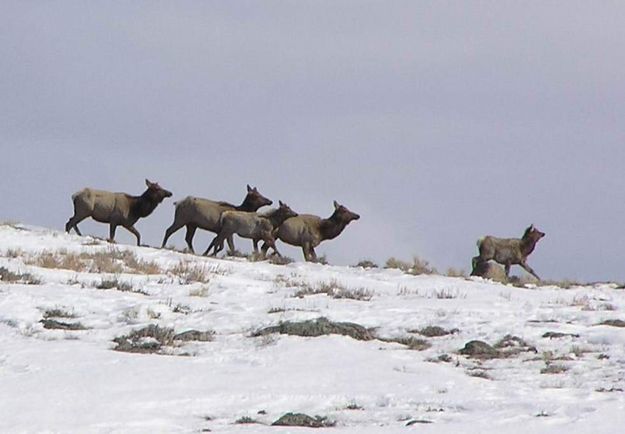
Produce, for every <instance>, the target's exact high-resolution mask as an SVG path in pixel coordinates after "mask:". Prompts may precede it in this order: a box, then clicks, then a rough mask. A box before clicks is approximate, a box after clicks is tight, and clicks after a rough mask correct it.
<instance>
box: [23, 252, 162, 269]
mask: <svg viewBox="0 0 625 434" xmlns="http://www.w3.org/2000/svg"><path fill="white" fill-rule="evenodd" d="M26 263H27V264H30V265H35V266H37V267H42V268H50V269H63V270H72V271H76V272H83V273H98V274H101V273H111V274H121V273H124V272H128V273H133V274H161V273H162V272H163V271H162V269H161V267H160V266H159V265H158V264H157V263H156V262H153V261H146V260H143V259H141V258H139V257H138V256H137V255H136V254H135V253H133V252H132V251H130V250H120V249H116V248H107V249H104V250H100V251H97V252H81V253H69V252H67V251H65V250H58V251H56V252H43V253H40V254H38V255H35V256H32V257H30V258H28V259H27V260H26Z"/></svg>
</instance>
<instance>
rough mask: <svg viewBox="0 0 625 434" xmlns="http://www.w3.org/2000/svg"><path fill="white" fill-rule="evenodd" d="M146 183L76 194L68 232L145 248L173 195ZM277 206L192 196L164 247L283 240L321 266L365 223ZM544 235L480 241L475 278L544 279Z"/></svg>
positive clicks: (338, 210) (257, 199)
mask: <svg viewBox="0 0 625 434" xmlns="http://www.w3.org/2000/svg"><path fill="white" fill-rule="evenodd" d="M145 184H146V186H147V189H146V190H145V191H144V192H143V194H141V195H140V196H131V195H129V194H126V193H112V192H109V191H103V190H94V189H91V188H84V189H82V190H80V191H78V192H76V193H75V194H74V195H72V201H73V202H74V215H73V216H72V217H70V219H69V220H68V221H67V223H66V224H65V230H66V231H67V232H69V231H70V230H71V229H72V228H73V229H74V230H75V231H76V233H77V234H78V235H82V234H81V232H80V230H79V229H78V223H80V222H81V221H83V220H84V219H86V218H88V217H91V218H93V219H94V220H95V221H97V222H101V223H108V224H109V241H111V242H114V240H115V230H116V229H117V227H118V226H122V227H123V228H125V229H127V230H128V231H129V232H131V233H132V234H133V235H134V236H135V237H136V238H137V245H141V235H140V234H139V231H137V229H136V228H135V227H134V224H135V223H136V222H137V220H139V219H140V218H143V217H147V216H149V215H150V214H151V213H152V212H153V211H154V209H156V207H157V206H158V205H159V204H160V203H161V202H162V201H163V200H164V199H166V198H168V197H171V196H172V193H171V192H170V191H167V190H165V189H164V188H162V187H161V186H160V185H158V183H156V182H150V181H148V180H147V179H146V180H145ZM272 204H273V201H271V200H270V199H268V198H266V197H265V196H263V195H262V194H261V193H260V192H259V191H258V189H257V188H256V187H254V188H252V187H250V186H249V185H248V186H247V194H246V196H245V198H244V199H243V202H241V205H233V204H231V203H228V202H223V201H214V200H209V199H203V198H200V197H193V196H187V197H185V198H184V199H182V200H180V201H178V202H174V206H175V212H174V222H173V223H172V224H171V225H170V226H169V227H168V228H167V230H166V231H165V236H164V238H163V242H162V244H161V248H163V247H165V245H166V244H167V240H168V239H169V237H171V235H172V234H174V233H175V232H176V231H178V230H179V229H182V227H183V226H184V227H185V228H186V235H185V241H186V243H187V247H188V248H189V250H190V251H191V252H194V249H193V236H194V235H195V231H196V230H197V229H198V228H199V229H203V230H206V231H210V232H213V233H215V234H216V236H215V238H213V240H212V241H211V243H210V244H209V246H208V248H207V249H206V251H205V252H204V255H205V256H206V255H208V254H209V253H210V251H211V249H212V255H213V256H215V255H217V253H219V252H220V251H221V250H223V248H224V241H225V242H227V243H228V248H229V251H230V252H231V253H232V252H234V250H235V247H234V235H235V234H236V235H239V236H240V237H242V238H248V239H251V240H252V242H253V246H254V252H255V253H259V249H258V243H259V242H261V241H262V242H263V245H262V246H261V248H260V252H262V255H263V257H264V256H266V254H267V251H268V250H269V249H270V248H271V249H273V254H276V255H280V253H279V252H278V249H277V247H276V240H280V241H282V242H284V243H286V244H290V245H292V246H297V247H301V249H302V252H303V254H304V259H305V260H306V261H316V260H317V254H316V253H315V247H317V246H318V245H319V244H320V243H321V242H322V241H324V240H332V239H334V238H336V237H338V236H339V235H340V234H341V232H343V230H344V229H345V228H346V227H347V225H348V224H349V223H350V222H351V221H353V220H358V219H359V218H360V216H359V215H358V214H356V213H354V212H352V211H350V210H349V209H347V207H345V206H343V205H340V204H339V203H337V202H336V201H334V211H333V213H332V215H331V216H330V217H328V218H321V217H318V216H316V215H310V214H298V213H296V212H295V211H293V210H292V209H291V208H290V207H289V206H288V205H287V204H285V203H283V202H282V201H278V204H279V206H278V208H275V209H272V210H271V211H269V212H267V213H263V214H260V213H258V210H259V209H260V208H261V207H263V206H269V205H272ZM544 236H545V234H544V233H543V232H541V231H539V230H538V229H536V228H535V227H534V225H531V226H530V227H528V228H527V229H526V230H525V233H524V234H523V236H522V237H521V238H496V237H492V236H486V237H484V238H481V239H480V240H479V241H478V243H477V246H478V250H479V255H478V256H475V257H474V258H473V260H472V267H473V272H472V274H477V275H480V270H481V269H484V266H485V265H487V264H488V261H490V260H494V261H495V262H497V263H499V264H501V265H503V266H504V267H505V273H506V276H508V275H509V272H510V267H511V266H512V265H519V266H521V267H522V268H523V269H525V270H526V271H527V272H528V273H530V274H532V275H533V276H534V277H536V278H537V279H539V280H540V278H539V277H538V275H537V274H536V273H535V272H534V270H533V269H532V268H531V267H530V266H529V265H527V262H526V261H527V257H528V256H529V255H530V254H531V253H532V252H533V251H534V248H535V247H536V243H538V241H539V240H540V239H541V238H542V237H544Z"/></svg>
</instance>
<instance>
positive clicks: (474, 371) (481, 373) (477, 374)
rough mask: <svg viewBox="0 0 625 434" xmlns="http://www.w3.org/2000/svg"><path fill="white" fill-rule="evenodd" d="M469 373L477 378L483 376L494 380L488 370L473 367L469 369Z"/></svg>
mask: <svg viewBox="0 0 625 434" xmlns="http://www.w3.org/2000/svg"><path fill="white" fill-rule="evenodd" d="M467 375H468V376H469V377H475V378H483V379H485V380H492V379H493V378H492V377H491V376H490V375H488V372H486V371H485V370H483V369H472V370H469V371H467Z"/></svg>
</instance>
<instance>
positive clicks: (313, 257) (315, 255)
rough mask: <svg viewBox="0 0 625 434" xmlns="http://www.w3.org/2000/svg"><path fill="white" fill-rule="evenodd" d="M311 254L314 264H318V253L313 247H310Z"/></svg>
mask: <svg viewBox="0 0 625 434" xmlns="http://www.w3.org/2000/svg"><path fill="white" fill-rule="evenodd" d="M310 254H311V256H312V260H313V262H317V253H316V252H315V248H314V247H313V246H310Z"/></svg>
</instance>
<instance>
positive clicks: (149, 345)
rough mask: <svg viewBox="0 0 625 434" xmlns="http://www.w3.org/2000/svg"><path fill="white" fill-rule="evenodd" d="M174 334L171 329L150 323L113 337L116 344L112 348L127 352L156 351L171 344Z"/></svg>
mask: <svg viewBox="0 0 625 434" xmlns="http://www.w3.org/2000/svg"><path fill="white" fill-rule="evenodd" d="M174 335H175V334H174V330H173V329H170V328H163V327H159V326H157V325H153V324H152V325H149V326H147V327H145V328H142V329H140V330H133V331H132V332H130V333H129V334H128V335H125V336H120V337H117V338H115V339H113V342H115V343H116V344H117V346H116V347H115V348H113V349H114V350H115V351H123V352H127V353H157V352H159V351H161V348H162V347H163V346H169V345H173V343H174Z"/></svg>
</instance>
